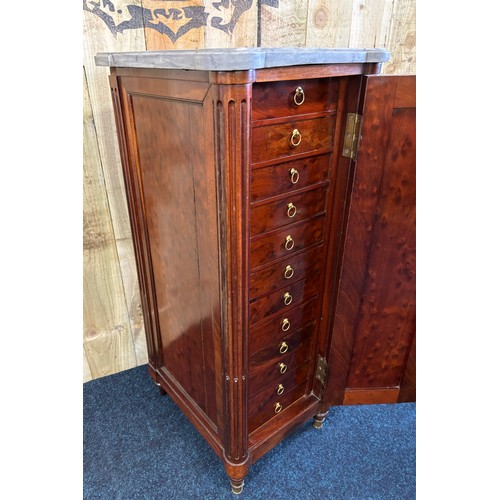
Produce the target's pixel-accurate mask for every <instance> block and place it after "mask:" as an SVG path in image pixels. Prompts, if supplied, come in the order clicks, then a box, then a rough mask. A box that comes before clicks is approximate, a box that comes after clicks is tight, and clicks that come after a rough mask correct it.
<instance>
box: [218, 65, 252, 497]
mask: <svg viewBox="0 0 500 500" xmlns="http://www.w3.org/2000/svg"><path fill="white" fill-rule="evenodd" d="M236 73H238V74H236V75H233V79H232V80H233V81H237V82H238V83H231V82H229V80H230V79H229V77H228V75H225V74H221V73H213V74H212V77H211V81H212V82H217V83H214V92H213V96H214V127H215V143H216V146H215V149H216V151H215V156H216V178H217V186H218V192H217V204H218V217H219V247H220V252H219V255H220V262H219V269H220V278H221V279H220V281H221V298H222V300H221V319H222V363H223V367H224V369H223V372H224V373H223V387H224V391H223V401H224V435H223V436H221V437H222V439H223V443H224V461H225V467H226V472H227V474H228V476H229V477H230V479H231V484H232V487H233V490H239V491H241V488H242V487H243V478H244V477H245V475H246V473H247V470H248V465H249V455H248V419H247V414H248V412H247V406H248V394H247V392H248V391H247V384H248V274H249V272H248V269H249V243H248V242H249V210H250V209H249V196H248V191H249V184H250V111H251V99H252V83H251V81H252V74H253V72H251V71H246V72H236ZM243 73H244V74H243ZM221 81H224V82H226V81H227V82H228V83H220V82H221ZM241 82H243V83H241ZM240 482H241V483H240Z"/></svg>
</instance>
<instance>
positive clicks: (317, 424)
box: [313, 411, 328, 429]
mask: <svg viewBox="0 0 500 500" xmlns="http://www.w3.org/2000/svg"><path fill="white" fill-rule="evenodd" d="M327 415H328V412H327V411H326V412H325V413H317V414H316V415H314V420H313V427H314V428H315V429H321V427H323V423H324V422H325V418H326V416H327Z"/></svg>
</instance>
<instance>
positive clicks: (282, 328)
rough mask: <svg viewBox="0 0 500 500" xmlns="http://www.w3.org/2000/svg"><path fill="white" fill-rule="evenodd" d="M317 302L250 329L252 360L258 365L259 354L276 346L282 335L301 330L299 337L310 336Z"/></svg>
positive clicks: (313, 325) (311, 302)
mask: <svg viewBox="0 0 500 500" xmlns="http://www.w3.org/2000/svg"><path fill="white" fill-rule="evenodd" d="M317 306H318V301H317V300H316V299H314V300H312V301H309V302H307V303H306V304H302V305H300V306H299V307H296V308H295V309H292V310H290V311H286V312H285V313H284V314H282V315H280V316H278V317H275V318H273V319H272V320H271V321H268V322H267V323H264V324H263V325H261V326H258V327H257V328H250V352H251V353H253V354H252V359H255V362H256V363H258V362H259V359H260V360H261V358H262V356H263V355H262V354H261V352H262V351H263V350H265V349H268V348H269V346H273V345H278V344H279V342H280V341H281V340H282V339H283V336H284V335H289V334H291V333H293V332H295V331H297V330H299V329H300V330H301V336H306V337H307V336H308V335H311V334H312V332H313V331H314V327H315V325H316V322H315V321H314V320H315V318H316V315H317V313H318V311H317V308H318V307H317Z"/></svg>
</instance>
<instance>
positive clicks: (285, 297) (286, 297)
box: [283, 292, 293, 306]
mask: <svg viewBox="0 0 500 500" xmlns="http://www.w3.org/2000/svg"><path fill="white" fill-rule="evenodd" d="M292 300H293V297H292V296H291V295H290V293H289V292H285V293H284V294H283V302H284V303H285V306H289V305H290V304H291V303H292Z"/></svg>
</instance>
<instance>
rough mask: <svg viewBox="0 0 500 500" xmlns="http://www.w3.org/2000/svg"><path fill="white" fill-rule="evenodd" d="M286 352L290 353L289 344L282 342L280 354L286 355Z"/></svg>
mask: <svg viewBox="0 0 500 500" xmlns="http://www.w3.org/2000/svg"><path fill="white" fill-rule="evenodd" d="M286 351H288V344H287V343H286V342H281V344H280V354H285V352H286Z"/></svg>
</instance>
